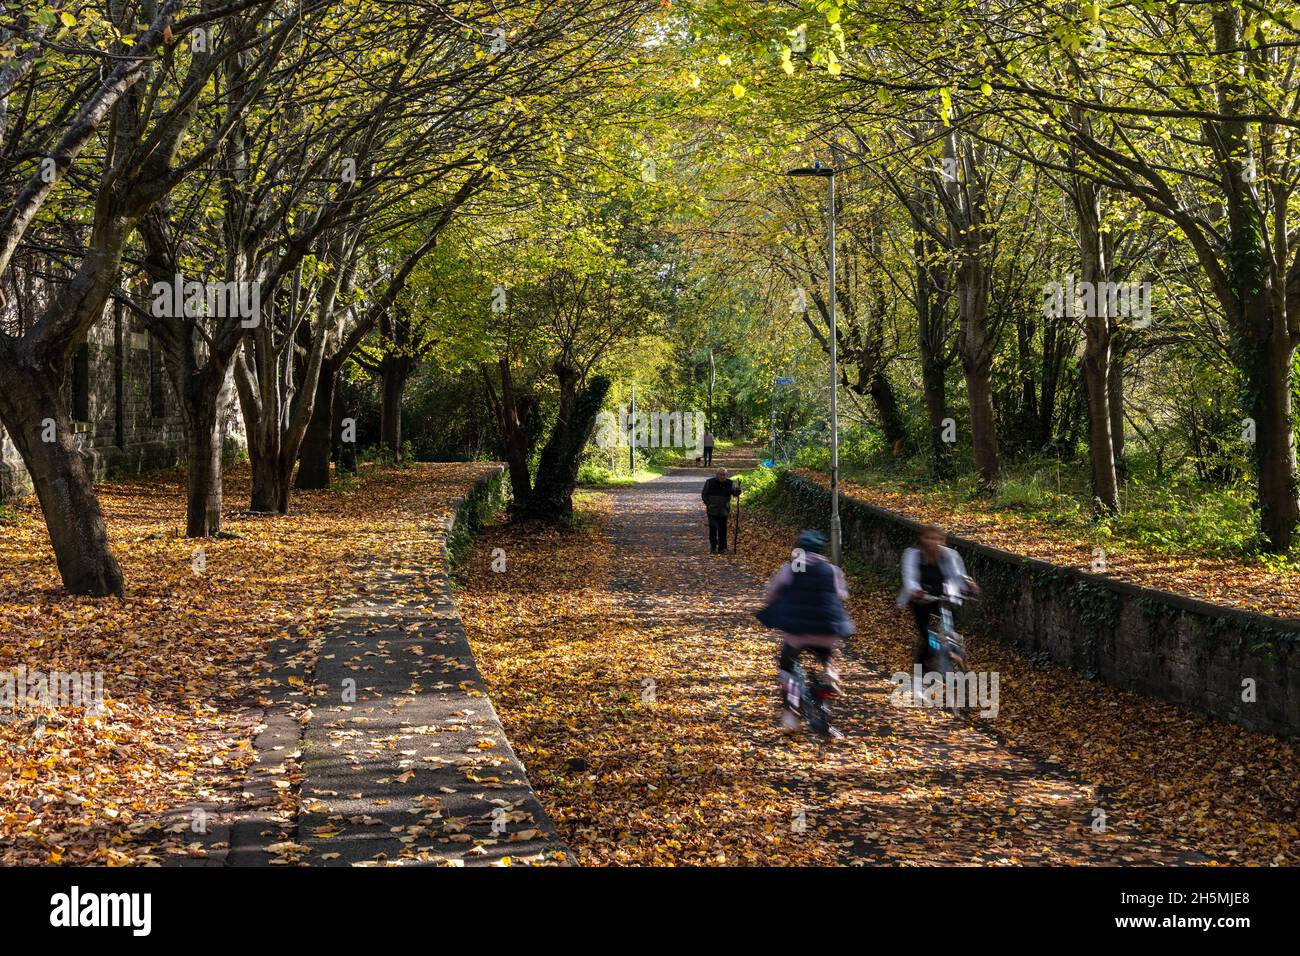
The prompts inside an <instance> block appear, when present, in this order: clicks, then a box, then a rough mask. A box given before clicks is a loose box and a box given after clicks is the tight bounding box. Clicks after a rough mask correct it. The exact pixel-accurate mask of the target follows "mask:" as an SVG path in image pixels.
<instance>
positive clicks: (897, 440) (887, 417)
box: [867, 361, 907, 452]
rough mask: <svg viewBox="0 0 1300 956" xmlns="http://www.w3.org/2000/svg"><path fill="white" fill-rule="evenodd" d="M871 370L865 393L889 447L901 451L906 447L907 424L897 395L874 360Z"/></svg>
mask: <svg viewBox="0 0 1300 956" xmlns="http://www.w3.org/2000/svg"><path fill="white" fill-rule="evenodd" d="M870 365H871V370H870V372H869V373H868V375H869V377H868V378H867V394H868V395H870V397H871V404H872V405H873V406H874V407H875V409H876V416H877V417H878V418H879V419H880V427H881V429H882V430H883V431H884V433H885V441H886V442H888V443H889V447H890V448H891V449H894V450H896V451H898V452H902V451H903V450H904V449H906V447H907V426H906V425H905V424H904V422H903V413H902V411H901V410H900V409H899V407H898V396H897V395H896V394H895V392H894V386H893V385H892V384H891V383H890V381H889V379H888V378H886V377H885V373H884V372H883V371H882V370H881V369H880V368H879V364H878V363H877V362H875V361H872V362H871V363H870Z"/></svg>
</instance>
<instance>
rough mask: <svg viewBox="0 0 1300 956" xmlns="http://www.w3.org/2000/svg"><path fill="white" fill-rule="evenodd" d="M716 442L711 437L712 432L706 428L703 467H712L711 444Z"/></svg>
mask: <svg viewBox="0 0 1300 956" xmlns="http://www.w3.org/2000/svg"><path fill="white" fill-rule="evenodd" d="M716 444H717V442H716V441H715V440H714V438H713V432H711V431H709V430H708V429H707V428H706V429H705V430H704V467H705V468H712V467H713V446H714V445H716Z"/></svg>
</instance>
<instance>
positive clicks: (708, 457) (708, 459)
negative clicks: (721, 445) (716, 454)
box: [704, 445, 713, 468]
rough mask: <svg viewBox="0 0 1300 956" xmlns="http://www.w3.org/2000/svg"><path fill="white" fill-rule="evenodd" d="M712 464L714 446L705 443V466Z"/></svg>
mask: <svg viewBox="0 0 1300 956" xmlns="http://www.w3.org/2000/svg"><path fill="white" fill-rule="evenodd" d="M712 464H713V446H712V445H705V446H704V467H705V468H708V467H709V466H710V465H712Z"/></svg>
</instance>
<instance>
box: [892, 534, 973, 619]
mask: <svg viewBox="0 0 1300 956" xmlns="http://www.w3.org/2000/svg"><path fill="white" fill-rule="evenodd" d="M939 570H940V571H942V572H943V590H944V595H945V596H946V597H948V598H949V599H951V600H952V602H953V603H954V604H960V603H961V596H962V593H963V592H964V591H965V589H966V577H967V575H966V564H965V562H964V561H962V559H961V555H960V554H958V553H957V552H956V551H954V550H953V549H952V548H947V547H940V548H939ZM920 590H922V588H921V549H920V548H916V547H912V548H908V549H907V550H906V551H904V552H903V589H902V590H901V591H899V592H898V606H899V607H907V606H908V605H909V604H911V603H912V595H913V594H915V593H916V592H917V591H920Z"/></svg>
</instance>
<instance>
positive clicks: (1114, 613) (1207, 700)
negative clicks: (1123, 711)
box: [775, 472, 1300, 736]
mask: <svg viewBox="0 0 1300 956" xmlns="http://www.w3.org/2000/svg"><path fill="white" fill-rule="evenodd" d="M775 502H776V507H777V509H778V511H779V512H780V513H782V514H783V515H785V516H786V517H787V518H789V519H791V520H794V521H798V522H800V523H803V524H804V525H806V526H808V527H816V528H820V529H822V530H823V531H824V530H826V528H827V520H828V516H829V514H830V491H829V489H827V488H826V487H825V486H822V485H820V484H818V483H816V482H814V481H811V480H810V479H808V478H807V477H804V476H801V475H796V474H793V473H791V472H786V473H785V474H783V475H782V476H781V480H780V482H779V483H778V485H777V492H776V498H775ZM840 519H841V523H842V527H843V537H844V542H843V548H844V553H845V555H846V557H847V556H854V557H857V558H858V559H860V560H861V561H863V562H865V563H866V564H867V566H868V567H869V568H870V569H872V570H873V571H875V572H877V573H880V574H881V575H883V576H885V577H886V578H887V579H888V580H891V581H896V580H897V578H898V573H899V571H898V569H899V563H900V560H901V556H902V552H903V549H904V548H906V547H907V546H908V545H910V544H912V543H913V542H914V541H915V540H916V536H917V531H918V530H919V527H920V525H919V524H918V523H917V522H915V521H911V520H909V519H907V518H904V517H902V516H901V515H898V514H896V513H894V512H892V511H888V510H886V509H884V508H879V507H876V506H875V505H871V504H868V503H866V502H864V501H858V500H856V499H852V498H841V501H840ZM949 544H950V545H951V546H952V547H954V548H956V550H957V551H958V552H959V553H960V554H961V556H962V559H963V560H964V561H965V562H966V565H967V567H968V568H969V569H970V572H971V576H972V577H974V578H975V579H976V580H977V581H979V582H980V585H981V587H983V589H984V594H983V599H982V600H981V601H979V602H978V603H976V604H973V605H972V606H971V608H970V610H968V611H967V612H966V613H965V615H964V620H965V622H966V625H965V626H966V628H967V629H969V630H970V631H971V632H972V633H976V634H981V635H985V636H988V637H992V638H995V639H996V640H998V641H1001V642H1003V643H1006V644H1011V645H1014V646H1016V647H1018V648H1020V649H1021V650H1023V651H1024V652H1026V653H1027V654H1028V655H1030V656H1031V658H1032V657H1034V656H1038V657H1039V658H1041V659H1045V660H1050V661H1052V662H1054V663H1058V664H1064V665H1066V666H1069V667H1071V668H1073V669H1074V670H1077V671H1079V672H1080V673H1081V674H1083V675H1085V676H1086V677H1089V678H1091V679H1096V680H1101V681H1104V682H1106V683H1108V684H1113V685H1114V686H1116V687H1123V688H1126V689H1128V690H1135V691H1139V692H1141V693H1144V694H1149V695H1152V696H1155V697H1161V698H1163V699H1165V700H1169V701H1172V702H1174V703H1177V704H1182V705H1184V706H1187V707H1191V708H1193V709H1195V710H1198V711H1201V712H1203V713H1207V714H1211V715H1213V716H1215V717H1219V718H1222V719H1223V720H1228V721H1232V722H1233V723H1236V724H1240V725H1242V726H1243V727H1249V728H1251V729H1253V730H1262V731H1267V732H1269V733H1275V734H1280V735H1284V736H1294V735H1296V734H1297V733H1300V621H1295V620H1287V619H1283V618H1278V617H1272V616H1269V615H1265V614H1257V613H1253V612H1249V611H1242V610H1238V609H1236V608H1229V607H1223V606H1220V605H1215V604H1209V603H1207V602H1205V601H1199V600H1195V599H1192V598H1188V597H1184V596H1182V595H1179V594H1171V593H1168V592H1166V591H1160V590H1156V589H1155V588H1149V587H1143V586H1141V585H1137V584H1131V583H1129V582H1127V581H1120V580H1117V579H1114V578H1110V577H1107V576H1106V575H1104V574H1092V573H1089V572H1085V571H1080V570H1076V569H1074V568H1062V567H1058V566H1056V565H1052V564H1048V563H1047V562H1044V561H1038V560H1035V559H1032V558H1025V557H1022V556H1020V555H1015V554H1011V553H1010V552H1007V551H1002V550H999V549H997V548H991V547H988V546H986V545H982V544H978V543H976V542H974V541H968V540H965V539H963V538H957V537H952V538H950V539H949ZM1251 689H1253V695H1254V700H1253V702H1252V701H1250V700H1248V699H1244V698H1248V697H1249V696H1250V691H1251Z"/></svg>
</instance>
